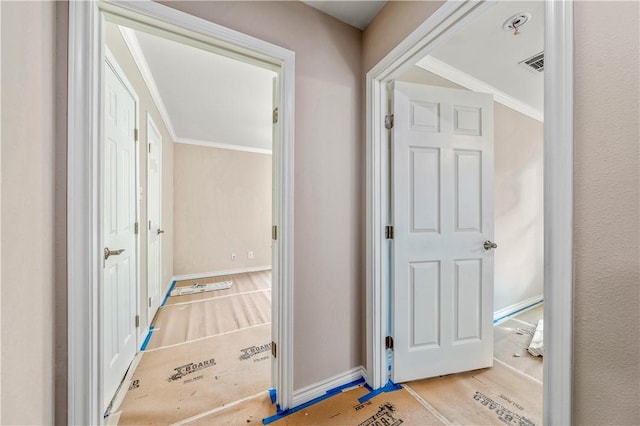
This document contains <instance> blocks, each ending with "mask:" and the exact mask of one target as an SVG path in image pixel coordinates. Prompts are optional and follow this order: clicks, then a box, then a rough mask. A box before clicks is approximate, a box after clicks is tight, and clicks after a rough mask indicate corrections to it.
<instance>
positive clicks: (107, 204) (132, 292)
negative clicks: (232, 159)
mask: <svg viewBox="0 0 640 426" xmlns="http://www.w3.org/2000/svg"><path fill="white" fill-rule="evenodd" d="M105 81H106V83H105V109H104V111H105V120H104V125H105V135H104V146H103V149H104V155H103V170H104V187H103V194H104V223H103V234H104V235H103V237H104V244H105V247H104V270H103V271H104V288H103V293H102V330H101V331H102V333H101V338H102V348H103V349H102V377H103V383H104V388H103V394H102V395H103V400H102V409H103V410H104V409H106V408H107V406H108V405H109V402H110V401H111V398H112V397H113V395H114V394H115V392H116V390H117V389H118V385H119V384H120V381H121V380H122V378H123V377H124V375H125V373H126V371H127V368H128V367H129V364H130V363H131V361H132V360H133V357H134V356H135V354H136V349H137V340H136V314H137V310H138V308H137V301H138V299H137V290H138V289H137V281H136V280H137V253H136V252H137V247H136V235H135V222H136V143H135V128H136V114H137V110H136V108H137V104H136V99H135V97H134V95H133V94H132V93H131V92H130V91H129V90H128V89H127V87H126V86H125V84H124V83H123V81H122V80H121V79H120V78H119V77H118V74H117V73H116V71H115V66H112V64H111V63H110V62H109V61H107V62H106V66H105Z"/></svg>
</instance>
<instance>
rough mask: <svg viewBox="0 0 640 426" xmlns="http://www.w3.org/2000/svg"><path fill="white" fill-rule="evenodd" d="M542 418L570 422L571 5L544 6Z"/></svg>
mask: <svg viewBox="0 0 640 426" xmlns="http://www.w3.org/2000/svg"><path fill="white" fill-rule="evenodd" d="M544 74H545V80H544V88H545V90H544V111H545V112H544V114H545V125H544V294H545V309H544V325H545V333H544V340H545V342H544V346H545V348H544V349H545V353H544V355H545V357H544V380H543V383H544V384H543V389H544V401H543V404H544V417H543V422H544V423H545V424H549V425H551V424H566V425H568V424H572V423H573V422H572V420H573V419H572V415H571V414H572V408H573V407H572V403H573V399H572V384H573V346H572V345H573V2H572V1H561V2H554V1H551V2H545V69H544Z"/></svg>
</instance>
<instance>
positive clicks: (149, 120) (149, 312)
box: [138, 110, 164, 327]
mask: <svg viewBox="0 0 640 426" xmlns="http://www.w3.org/2000/svg"><path fill="white" fill-rule="evenodd" d="M149 128H152V129H153V131H154V132H156V134H157V135H158V138H159V139H160V141H159V143H158V150H159V151H160V154H159V155H158V181H159V186H158V226H160V227H161V228H160V229H162V192H163V191H162V189H163V185H162V170H163V167H162V166H163V164H162V159H163V158H162V151H163V149H162V148H163V146H162V133H160V129H158V126H157V125H156V123H155V121H153V117H152V116H151V113H150V112H149V111H148V110H147V129H146V136H147V140H146V144H145V150H146V159H147V161H146V163H147V187H146V189H145V198H146V200H147V221H148V222H149V223H150V221H149V185H150V184H151V181H150V180H149V166H150V164H149V152H150V151H149V133H150V132H149ZM139 137H140V136H138V138H139ZM138 223H140V222H139V221H138ZM140 226H141V225H140ZM156 232H157V231H156ZM138 235H141V233H139V234H138ZM151 235H152V230H151V229H149V226H147V264H146V265H145V266H146V269H147V300H148V299H149V245H150V244H149V243H150V242H151ZM156 235H157V234H156ZM162 240H163V238H161V237H160V236H158V250H160V257H159V259H158V265H156V266H157V268H158V280H160V282H159V283H158V284H159V285H160V294H158V298H159V299H160V300H158V306H157V307H156V308H155V310H154V309H153V306H149V303H147V326H149V327H150V326H151V321H153V317H154V316H155V315H156V312H157V311H158V309H160V305H162V301H163V299H164V294H163V290H164V287H163V286H162V265H163V259H162V253H163V252H162Z"/></svg>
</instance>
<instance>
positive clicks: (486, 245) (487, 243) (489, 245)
mask: <svg viewBox="0 0 640 426" xmlns="http://www.w3.org/2000/svg"><path fill="white" fill-rule="evenodd" d="M483 247H484V249H485V250H491V249H495V248H498V245H497V244H496V243H494V242H492V241H489V240H487V241H485V242H484V244H483Z"/></svg>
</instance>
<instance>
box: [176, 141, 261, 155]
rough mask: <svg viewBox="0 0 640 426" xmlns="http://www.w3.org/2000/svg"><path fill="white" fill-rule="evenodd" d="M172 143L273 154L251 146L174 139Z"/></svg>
mask: <svg viewBox="0 0 640 426" xmlns="http://www.w3.org/2000/svg"><path fill="white" fill-rule="evenodd" d="M173 141H174V142H176V143H182V144H186V145H199V146H206V147H207V148H218V149H231V150H234V151H244V152H254V153H256V154H269V155H271V154H272V153H273V152H272V151H271V150H270V149H263V148H254V147H252V146H241V145H232V144H228V143H220V142H211V141H201V140H197V139H187V138H177V139H174V140H173Z"/></svg>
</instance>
